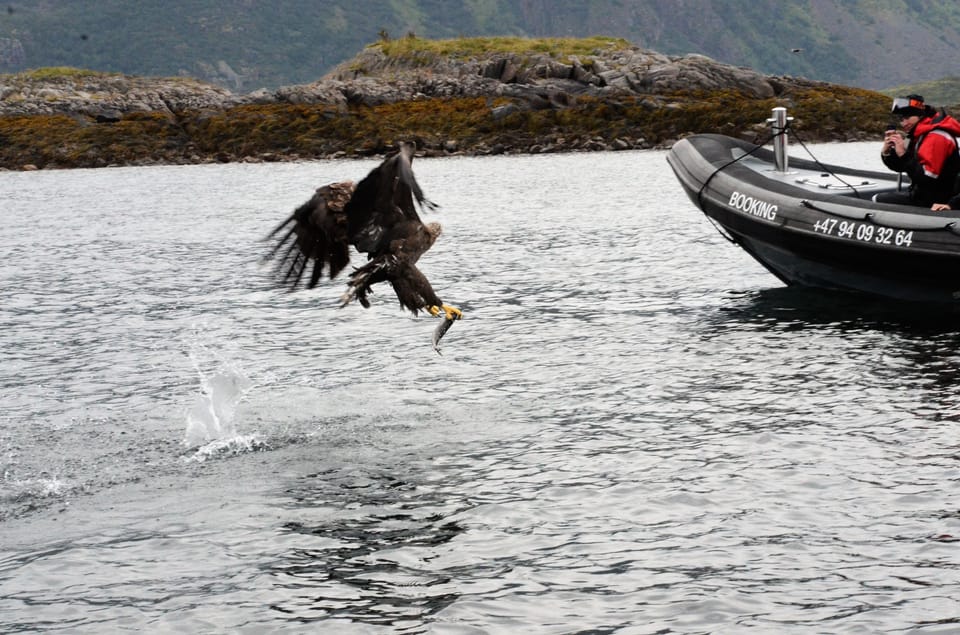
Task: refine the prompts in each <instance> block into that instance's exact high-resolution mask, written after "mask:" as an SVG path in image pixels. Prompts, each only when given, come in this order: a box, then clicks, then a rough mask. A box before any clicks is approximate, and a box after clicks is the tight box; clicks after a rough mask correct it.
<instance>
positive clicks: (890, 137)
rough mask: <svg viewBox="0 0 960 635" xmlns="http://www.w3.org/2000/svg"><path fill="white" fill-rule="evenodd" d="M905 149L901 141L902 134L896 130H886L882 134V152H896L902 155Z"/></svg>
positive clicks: (899, 155)
mask: <svg viewBox="0 0 960 635" xmlns="http://www.w3.org/2000/svg"><path fill="white" fill-rule="evenodd" d="M906 151H907V148H906V146H905V145H904V142H903V134H901V133H900V132H899V131H897V130H887V131H886V132H885V133H884V135H883V154H890V153H896V155H897V156H898V157H902V156H903V155H904V154H905V153H906Z"/></svg>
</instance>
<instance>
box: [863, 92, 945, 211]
mask: <svg viewBox="0 0 960 635" xmlns="http://www.w3.org/2000/svg"><path fill="white" fill-rule="evenodd" d="M958 136H960V121H957V120H956V119H954V118H953V117H951V116H950V115H948V114H946V113H945V112H942V111H941V112H940V113H939V114H937V115H935V116H933V117H924V118H923V119H921V120H920V121H918V122H917V125H916V126H914V128H913V130H911V131H910V137H909V141H910V144H909V146H908V148H907V152H906V154H904V155H903V156H902V157H899V156H897V155H896V154H895V153H890V154H884V155H882V157H881V158H882V159H883V163H884V164H885V165H886V166H887V167H888V168H890V169H891V170H896V171H897V172H905V173H906V174H907V176H909V177H910V195H911V197H912V198H913V199H914V201H915V202H916V204H918V205H925V206H926V205H932V204H934V203H946V202H947V201H948V200H949V199H950V197H951V196H952V195H953V194H954V181H955V180H956V178H957V175H958V173H960V153H958V147H957V137H958Z"/></svg>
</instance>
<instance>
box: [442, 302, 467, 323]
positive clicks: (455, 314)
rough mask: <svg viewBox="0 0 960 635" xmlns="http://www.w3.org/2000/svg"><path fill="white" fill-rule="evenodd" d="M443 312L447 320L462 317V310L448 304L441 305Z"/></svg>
mask: <svg viewBox="0 0 960 635" xmlns="http://www.w3.org/2000/svg"><path fill="white" fill-rule="evenodd" d="M443 313H444V315H445V316H446V318H447V319H448V320H459V319H461V318H463V311H461V310H460V309H458V308H457V307H455V306H450V305H449V304H444V305H443Z"/></svg>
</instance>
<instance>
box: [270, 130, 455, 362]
mask: <svg viewBox="0 0 960 635" xmlns="http://www.w3.org/2000/svg"><path fill="white" fill-rule="evenodd" d="M415 149H416V146H415V145H414V144H412V143H401V144H400V150H399V152H397V153H395V154H393V155H391V156H388V157H387V158H386V159H384V161H383V162H382V163H381V164H380V165H379V166H377V167H376V168H374V169H373V170H371V171H370V173H369V174H368V175H367V176H366V177H365V178H364V179H363V180H362V181H360V182H359V183H356V184H355V183H353V182H352V181H345V182H342V183H331V184H330V185H325V186H323V187H321V188H319V189H318V190H317V191H316V193H315V194H314V195H313V197H312V198H311V199H310V200H309V201H307V202H306V203H304V204H303V205H301V206H300V207H298V208H297V209H296V210H295V211H294V212H293V214H291V215H290V217H289V218H287V220H285V221H284V222H283V223H281V224H280V225H279V226H278V227H277V228H276V229H274V230H273V231H272V232H271V233H270V235H269V236H268V239H270V238H275V239H276V241H277V242H276V244H275V245H274V247H273V249H272V250H271V251H270V253H269V254H268V255H267V258H268V259H269V258H276V259H277V266H276V270H275V273H276V274H277V279H278V281H279V282H280V283H281V284H283V285H284V286H286V287H288V288H290V289H291V290H294V289H297V288H298V287H300V286H301V285H302V284H304V283H305V285H306V286H307V287H308V288H311V289H312V288H313V287H315V286H316V285H317V283H318V282H320V279H321V278H322V277H323V274H324V270H326V272H327V277H328V278H330V279H333V278H335V277H336V276H337V274H339V273H340V272H341V271H342V270H343V268H344V267H346V266H347V264H348V263H349V262H350V246H351V245H352V246H353V247H355V248H356V249H357V251H359V252H362V253H365V254H367V263H366V264H364V265H363V266H362V267H359V268H356V269H354V270H353V272H352V273H351V274H350V279H349V280H348V282H347V291H346V292H345V293H344V294H343V296H342V297H341V300H342V302H341V304H340V306H341V307H344V306H346V305H347V304H349V303H350V302H351V301H352V300H354V299H356V300H358V301H359V302H360V304H362V305H363V306H364V307H365V308H366V307H369V306H370V301H369V300H368V299H367V295H368V294H370V293H372V292H373V290H372V288H371V287H372V286H373V285H374V284H377V283H378V282H389V283H390V285H391V286H392V287H393V290H394V292H395V293H396V294H397V299H398V300H399V301H400V305H401V306H403V307H405V308H407V309H409V310H410V311H411V312H412V313H413V314H414V315H416V314H417V313H418V312H419V311H421V310H426V311H428V312H429V313H430V314H431V315H433V316H435V317H439V316H443V318H444V321H443V323H442V324H440V325H439V326H438V327H437V329H436V331H435V332H434V336H433V343H434V348H437V345H438V343H439V341H440V338H441V337H443V334H444V333H446V331H447V329H449V328H450V325H451V324H453V321H454V320H458V319H460V318H461V317H462V315H463V314H462V312H461V311H460V309H458V308H456V307H453V306H450V305H447V304H444V303H443V301H442V300H441V299H440V297H439V296H438V295H437V294H436V292H435V291H434V290H433V287H432V286H430V282H429V281H428V280H427V278H426V276H424V275H423V273H422V272H421V271H420V269H418V268H417V266H416V265H417V260H419V259H420V256H422V255H423V254H424V253H426V251H427V250H428V249H430V247H431V246H433V243H434V241H436V240H437V237H438V236H439V235H440V231H441V228H440V224H439V223H427V224H424V223H423V221H421V220H420V216H419V214H417V206H418V205H419V206H420V207H421V209H422V208H423V207H429V208H431V209H432V208H434V207H436V206H435V205H434V204H433V203H432V202H430V201H429V200H427V199H426V197H424V195H423V191H422V190H421V189H420V186H419V185H418V184H417V180H416V178H414V176H413V168H412V167H411V163H412V161H413V153H414V150H415ZM308 270H309V276H307V275H306V274H307V271H308ZM437 351H438V352H439V348H437Z"/></svg>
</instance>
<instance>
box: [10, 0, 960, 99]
mask: <svg viewBox="0 0 960 635" xmlns="http://www.w3.org/2000/svg"><path fill="white" fill-rule="evenodd" d="M408 32H415V33H416V34H417V35H420V36H424V37H429V38H448V37H457V36H469V35H525V36H535V37H539V36H564V37H566V36H574V37H585V36H591V35H609V36H615V37H622V38H625V39H627V40H629V41H631V42H633V43H635V44H637V45H639V46H643V47H646V48H650V49H653V50H657V51H660V52H662V53H667V54H685V53H702V54H704V55H707V56H709V57H712V58H714V59H717V60H719V61H722V62H727V63H731V64H736V65H741V66H749V67H751V68H754V69H756V70H758V71H760V72H763V73H770V74H786V75H797V76H805V77H809V78H812V79H819V80H825V81H831V82H836V83H842V84H848V85H853V86H862V87H866V88H875V89H879V88H889V87H892V86H899V85H903V84H907V83H911V82H915V81H926V80H933V79H938V78H941V77H946V76H950V75H955V74H956V69H957V59H958V57H960V3H957V2H936V1H934V0H795V1H794V2H783V1H782V0H750V1H749V2H747V1H746V0H631V1H629V2H625V1H623V0H591V2H582V1H581V0H391V1H390V2H380V1H377V0H352V1H349V2H348V1H346V0H272V1H271V2H261V1H257V0H165V1H164V2H163V3H160V2H145V3H134V2H129V1H128V0H30V1H29V2H27V1H24V0H10V2H8V3H7V9H6V10H5V11H4V10H3V9H0V72H14V71H20V70H24V69H27V68H38V67H43V66H74V67H79V68H89V69H94V70H100V71H116V72H121V73H125V74H133V75H161V76H171V75H188V76H192V77H197V78H200V79H205V80H208V81H214V82H217V83H220V84H222V85H224V86H227V87H229V88H230V89H232V90H235V91H249V90H254V89H256V88H260V87H268V88H274V87H277V86H281V85H287V84H301V83H307V82H311V81H313V80H316V79H318V78H319V77H321V76H322V75H323V74H324V73H326V72H327V71H328V70H330V69H331V68H333V67H334V66H335V65H336V64H337V63H339V62H341V61H343V60H345V59H349V58H350V57H352V56H353V55H355V54H356V53H357V52H358V51H360V50H361V49H362V48H363V46H365V45H366V44H368V43H370V42H373V41H375V40H376V39H377V38H378V37H380V36H381V35H387V36H392V37H399V36H402V35H405V34H406V33H408Z"/></svg>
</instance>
